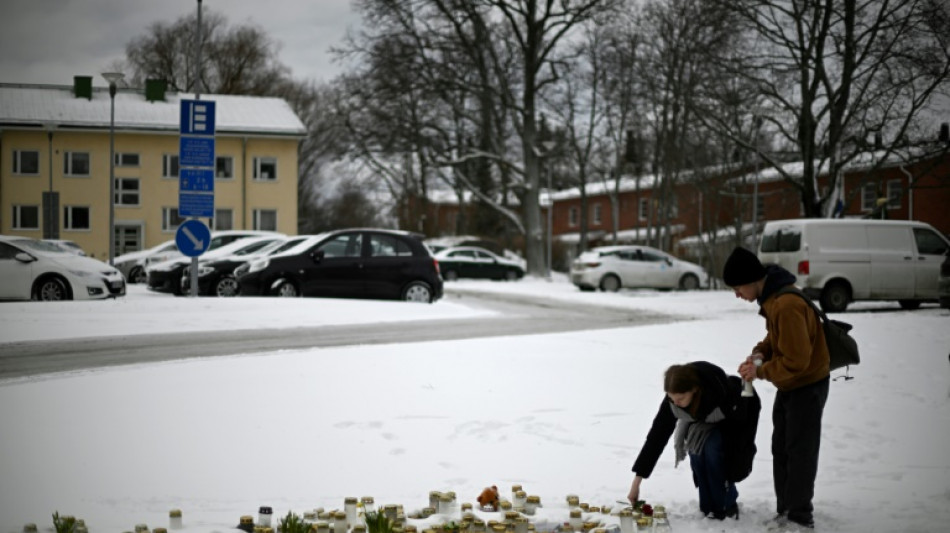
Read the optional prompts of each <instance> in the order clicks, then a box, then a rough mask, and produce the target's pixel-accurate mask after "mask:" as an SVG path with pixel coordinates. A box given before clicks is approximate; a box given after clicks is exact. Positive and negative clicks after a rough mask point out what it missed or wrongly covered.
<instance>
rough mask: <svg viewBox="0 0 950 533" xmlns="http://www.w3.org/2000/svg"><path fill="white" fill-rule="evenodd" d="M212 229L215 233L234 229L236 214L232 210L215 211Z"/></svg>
mask: <svg viewBox="0 0 950 533" xmlns="http://www.w3.org/2000/svg"><path fill="white" fill-rule="evenodd" d="M211 227H212V228H214V230H215V231H224V230H229V229H234V212H233V211H232V210H230V209H215V210H214V218H213V219H212V220H211Z"/></svg>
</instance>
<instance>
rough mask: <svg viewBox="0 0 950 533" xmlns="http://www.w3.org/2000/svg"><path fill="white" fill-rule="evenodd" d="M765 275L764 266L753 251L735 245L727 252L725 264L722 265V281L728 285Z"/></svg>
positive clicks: (757, 278)
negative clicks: (734, 247)
mask: <svg viewBox="0 0 950 533" xmlns="http://www.w3.org/2000/svg"><path fill="white" fill-rule="evenodd" d="M764 277H765V267H764V266H762V263H761V262H759V258H758V257H756V256H755V254H754V253H752V252H750V251H749V250H746V249H745V248H742V247H737V248H736V249H735V250H733V251H732V253H731V254H729V259H726V265H725V266H724V267H722V281H724V282H725V283H726V285H728V286H730V287H738V286H739V285H745V284H747V283H753V282H756V281H759V280H760V279H762V278H764Z"/></svg>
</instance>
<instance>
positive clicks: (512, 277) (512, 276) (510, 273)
mask: <svg viewBox="0 0 950 533" xmlns="http://www.w3.org/2000/svg"><path fill="white" fill-rule="evenodd" d="M520 277H521V276H519V275H518V273H517V272H515V271H514V270H509V271H508V272H505V280H507V281H515V280H517V279H518V278H520Z"/></svg>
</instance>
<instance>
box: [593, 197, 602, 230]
mask: <svg viewBox="0 0 950 533" xmlns="http://www.w3.org/2000/svg"><path fill="white" fill-rule="evenodd" d="M592 207H593V209H591V212H590V223H591V225H592V226H600V225H601V224H603V223H604V216H603V214H604V213H603V210H604V207H603V206H602V205H601V204H600V203H599V202H598V203H595V204H594V205H593V206H592Z"/></svg>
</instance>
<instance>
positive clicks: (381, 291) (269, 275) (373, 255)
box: [234, 229, 442, 303]
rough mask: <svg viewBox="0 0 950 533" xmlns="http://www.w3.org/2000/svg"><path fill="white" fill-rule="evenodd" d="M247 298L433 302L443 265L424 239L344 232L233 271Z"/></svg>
mask: <svg viewBox="0 0 950 533" xmlns="http://www.w3.org/2000/svg"><path fill="white" fill-rule="evenodd" d="M234 275H235V277H236V278H237V280H238V283H239V284H240V292H241V295H242V296H324V297H338V298H385V299H397V300H406V301H414V302H430V303H431V302H434V301H436V300H438V299H439V298H441V297H442V277H441V276H440V275H439V264H438V262H437V261H436V260H435V259H434V258H433V257H432V255H431V254H430V253H429V249H428V248H426V246H425V245H424V244H423V243H422V235H419V234H415V233H409V232H405V231H396V230H385V229H345V230H337V231H332V232H329V233H323V234H320V235H315V236H312V237H309V238H307V239H306V240H304V241H303V242H301V243H299V244H297V245H296V246H294V247H293V248H290V249H288V250H286V251H284V252H282V253H279V254H275V255H272V256H268V257H263V258H260V259H257V260H254V261H249V262H248V263H245V264H244V265H241V266H240V267H238V268H237V269H236V270H235V271H234Z"/></svg>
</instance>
